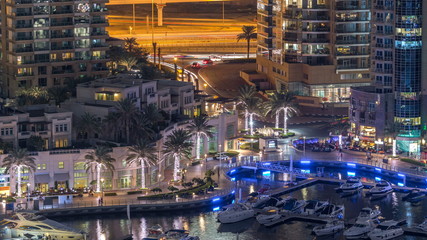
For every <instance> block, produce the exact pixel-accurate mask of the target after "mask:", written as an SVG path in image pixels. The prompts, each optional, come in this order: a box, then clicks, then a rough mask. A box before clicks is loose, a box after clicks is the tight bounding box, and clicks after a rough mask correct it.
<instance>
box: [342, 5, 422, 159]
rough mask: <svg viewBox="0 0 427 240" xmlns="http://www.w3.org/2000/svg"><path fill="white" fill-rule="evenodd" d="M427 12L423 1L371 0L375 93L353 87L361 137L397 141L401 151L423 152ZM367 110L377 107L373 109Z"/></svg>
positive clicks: (353, 118)
mask: <svg viewBox="0 0 427 240" xmlns="http://www.w3.org/2000/svg"><path fill="white" fill-rule="evenodd" d="M423 12H425V13H427V5H426V4H424V5H423V1H422V0H374V1H373V5H372V16H373V19H372V42H371V47H372V51H371V54H372V57H371V59H372V67H371V71H372V73H371V75H372V79H373V86H374V87H375V89H373V88H371V89H365V90H363V89H358V88H354V89H353V90H352V97H351V106H350V120H351V122H352V131H353V134H355V136H357V138H358V139H360V137H362V138H365V140H369V139H366V136H367V135H370V136H371V138H372V139H371V142H374V141H376V142H379V143H382V142H391V139H392V138H394V137H395V138H396V140H397V147H398V148H399V149H400V150H401V151H404V152H411V153H418V152H419V150H420V144H421V143H422V142H423V141H422V139H421V137H422V135H423V130H425V129H424V128H425V121H426V118H425V117H426V116H425V115H426V114H427V109H425V108H422V102H423V101H424V102H425V101H426V97H423V95H424V96H425V95H426V92H425V91H426V90H425V89H426V87H427V85H426V81H423V80H422V79H425V77H427V75H426V74H427V71H426V70H425V68H424V69H423V62H424V59H426V57H427V55H426V54H427V53H424V52H423V46H422V45H423V44H422V42H423V38H427V36H423V34H422V26H423V17H422V15H423ZM424 21H425V20H424ZM424 35H426V34H424ZM426 40H427V39H426ZM423 76H424V77H423ZM423 89H424V90H423ZM423 91H424V92H423ZM361 92H363V93H361ZM380 99H382V100H381V101H386V102H388V103H381V106H384V107H385V108H384V109H383V108H379V107H378V106H379V104H380V102H381V101H380ZM361 103H363V104H364V105H365V106H368V107H363V104H361ZM369 106H374V109H371V111H370V110H369ZM384 112H391V113H392V117H390V118H387V117H386V118H385V121H384V124H381V125H378V124H377V125H374V124H372V123H373V122H372V121H371V122H369V119H368V116H374V117H375V115H378V113H384ZM386 115H388V114H386ZM377 117H379V116H377ZM380 117H381V118H383V117H384V115H383V114H382V115H381V116H380ZM374 120H375V119H374ZM366 130H368V131H366ZM381 138H382V139H384V138H389V140H388V141H382V140H381Z"/></svg>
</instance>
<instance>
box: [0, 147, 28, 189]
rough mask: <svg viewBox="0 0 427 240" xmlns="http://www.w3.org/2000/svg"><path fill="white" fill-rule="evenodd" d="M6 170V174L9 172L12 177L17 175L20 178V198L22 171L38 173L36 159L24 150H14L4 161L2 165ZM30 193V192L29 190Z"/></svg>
mask: <svg viewBox="0 0 427 240" xmlns="http://www.w3.org/2000/svg"><path fill="white" fill-rule="evenodd" d="M1 167H2V168H5V172H9V174H10V175H11V176H13V175H14V173H17V175H18V176H17V177H18V193H17V195H18V197H21V195H22V190H21V173H22V170H24V169H28V170H29V171H30V172H34V171H36V163H35V158H34V157H31V156H29V155H28V152H27V150H26V149H24V148H16V149H13V150H12V151H11V152H10V154H9V155H8V156H7V157H5V158H4V159H3V163H2V165H1ZM27 191H28V190H27Z"/></svg>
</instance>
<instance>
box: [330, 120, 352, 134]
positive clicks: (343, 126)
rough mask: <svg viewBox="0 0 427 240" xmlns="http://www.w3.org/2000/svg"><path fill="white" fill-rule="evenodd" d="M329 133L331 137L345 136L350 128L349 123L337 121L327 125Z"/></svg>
mask: <svg viewBox="0 0 427 240" xmlns="http://www.w3.org/2000/svg"><path fill="white" fill-rule="evenodd" d="M328 127H329V131H331V132H332V134H333V135H347V132H348V129H349V128H350V122H349V121H348V119H338V120H336V121H334V122H331V123H329V124H328Z"/></svg>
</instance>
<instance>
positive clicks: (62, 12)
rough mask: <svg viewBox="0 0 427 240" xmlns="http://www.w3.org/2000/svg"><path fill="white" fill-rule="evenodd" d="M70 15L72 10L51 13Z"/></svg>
mask: <svg viewBox="0 0 427 240" xmlns="http://www.w3.org/2000/svg"><path fill="white" fill-rule="evenodd" d="M71 13H74V12H73V10H72V9H70V10H63V11H55V12H52V14H71Z"/></svg>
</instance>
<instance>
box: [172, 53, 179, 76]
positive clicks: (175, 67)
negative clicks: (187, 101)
mask: <svg viewBox="0 0 427 240" xmlns="http://www.w3.org/2000/svg"><path fill="white" fill-rule="evenodd" d="M177 60H178V58H176V57H174V58H173V66H174V69H175V80H178V67H177V65H176V61H177Z"/></svg>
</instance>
